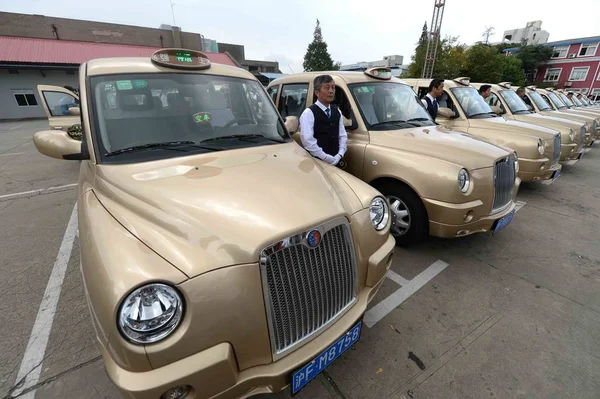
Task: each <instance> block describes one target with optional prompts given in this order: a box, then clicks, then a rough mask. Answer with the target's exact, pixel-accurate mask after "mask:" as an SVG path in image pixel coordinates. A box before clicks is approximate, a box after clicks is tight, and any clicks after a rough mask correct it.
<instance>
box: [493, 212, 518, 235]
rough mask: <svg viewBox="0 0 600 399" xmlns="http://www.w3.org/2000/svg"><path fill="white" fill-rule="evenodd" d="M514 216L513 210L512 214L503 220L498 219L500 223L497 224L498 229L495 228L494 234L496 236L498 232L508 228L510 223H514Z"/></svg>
mask: <svg viewBox="0 0 600 399" xmlns="http://www.w3.org/2000/svg"><path fill="white" fill-rule="evenodd" d="M514 216H515V211H514V210H513V211H512V212H511V213H509V214H508V215H506V216H504V217H503V218H502V219H498V221H497V222H496V227H495V228H494V234H496V233H497V232H499V231H500V230H502V229H503V228H505V227H506V226H508V225H509V223H510V222H512V220H513V217H514Z"/></svg>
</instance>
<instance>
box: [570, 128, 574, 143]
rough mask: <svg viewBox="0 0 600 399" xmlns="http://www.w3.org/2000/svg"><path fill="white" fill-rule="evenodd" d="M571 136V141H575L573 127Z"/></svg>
mask: <svg viewBox="0 0 600 399" xmlns="http://www.w3.org/2000/svg"><path fill="white" fill-rule="evenodd" d="M569 137H570V138H571V141H575V131H574V130H573V129H571V128H569Z"/></svg>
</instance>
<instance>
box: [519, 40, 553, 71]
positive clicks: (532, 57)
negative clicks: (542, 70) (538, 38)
mask: <svg viewBox="0 0 600 399" xmlns="http://www.w3.org/2000/svg"><path fill="white" fill-rule="evenodd" d="M515 57H517V58H519V59H520V60H521V62H522V63H523V69H524V70H525V73H527V74H531V73H532V72H533V70H534V69H539V67H540V66H542V65H543V64H544V63H545V62H547V61H548V60H549V59H550V57H552V48H551V47H549V46H546V45H543V44H535V45H531V46H521V47H519V50H518V51H517V52H516V53H515Z"/></svg>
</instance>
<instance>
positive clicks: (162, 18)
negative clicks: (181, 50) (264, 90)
mask: <svg viewBox="0 0 600 399" xmlns="http://www.w3.org/2000/svg"><path fill="white" fill-rule="evenodd" d="M554 1H555V5H550V2H548V1H542V0H536V1H528V0H497V1H494V2H491V1H485V0H483V1H482V0H448V1H447V2H446V10H445V14H444V20H443V25H442V36H444V35H452V36H459V40H460V41H461V42H463V43H467V44H472V43H474V42H476V41H479V40H481V39H482V33H483V31H484V30H485V28H486V26H492V27H494V28H495V32H496V33H495V35H493V36H492V37H491V38H490V40H491V41H500V40H501V39H502V33H503V32H504V31H505V30H509V29H516V28H523V27H525V24H526V23H527V22H528V21H535V20H541V21H543V25H542V29H544V30H546V31H548V32H549V33H550V41H556V40H563V39H570V38H577V37H585V36H596V35H600V23H599V22H598V19H597V18H598V16H599V15H600V1H598V0H570V1H568V3H567V2H560V3H559V2H558V1H557V0H554ZM173 2H174V3H175V6H174V11H175V22H176V25H178V26H181V28H182V29H183V30H184V31H188V32H195V33H201V34H203V35H204V36H205V37H206V38H210V39H214V40H217V41H219V42H227V43H235V44H243V45H244V46H245V52H246V58H247V59H266V60H276V61H279V64H280V69H281V71H282V72H284V73H290V68H291V70H293V71H294V72H301V71H302V60H303V57H304V53H305V52H306V47H307V46H308V44H309V43H310V41H311V40H312V35H313V31H314V27H315V23H316V19H317V18H319V20H320V21H321V27H322V30H323V37H324V39H325V41H327V43H328V45H329V52H330V53H331V55H332V57H333V59H334V60H335V61H341V62H342V63H343V64H351V63H355V62H359V61H375V60H379V59H382V57H383V56H384V55H392V54H399V55H403V56H404V62H405V63H409V62H410V56H411V55H412V53H413V51H414V47H415V42H416V41H417V40H418V38H419V35H420V33H421V28H422V26H423V23H424V22H425V21H427V23H428V25H429V24H430V22H431V16H432V12H433V4H434V0H413V1H406V0H399V1H370V0H366V1H365V0H345V1H344V0H322V1H315V0H302V1H301V2H290V1H277V2H275V1H273V0H271V1H266V0H212V1H207V0H173ZM365 5H370V6H371V7H372V8H367V7H365ZM0 11H7V12H16V13H25V14H42V15H47V16H55V17H64V18H74V19H83V20H95V21H102V22H112V23H120V24H128V25H139V26H147V27H153V28H158V27H159V26H160V24H162V23H166V24H173V18H172V15H171V5H170V0H93V1H92V0H75V1H63V3H60V2H59V1H57V0H22V1H15V0H0Z"/></svg>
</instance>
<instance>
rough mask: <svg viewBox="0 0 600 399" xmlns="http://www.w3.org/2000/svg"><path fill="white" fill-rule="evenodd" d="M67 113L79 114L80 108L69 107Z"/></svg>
mask: <svg viewBox="0 0 600 399" xmlns="http://www.w3.org/2000/svg"><path fill="white" fill-rule="evenodd" d="M69 115H76V116H78V115H81V110H80V109H79V107H69Z"/></svg>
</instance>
